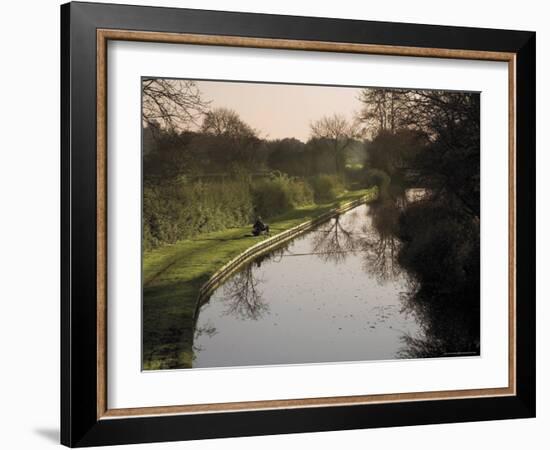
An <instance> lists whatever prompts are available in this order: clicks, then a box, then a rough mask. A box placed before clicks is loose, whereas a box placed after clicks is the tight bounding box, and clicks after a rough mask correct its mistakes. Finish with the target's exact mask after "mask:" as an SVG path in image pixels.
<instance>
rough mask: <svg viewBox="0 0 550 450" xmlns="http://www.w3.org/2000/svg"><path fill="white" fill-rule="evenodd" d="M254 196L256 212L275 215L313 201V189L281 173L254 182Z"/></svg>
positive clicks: (269, 215)
mask: <svg viewBox="0 0 550 450" xmlns="http://www.w3.org/2000/svg"><path fill="white" fill-rule="evenodd" d="M252 196H253V199H254V212H255V214H256V215H261V216H264V217H273V216H275V215H278V214H281V213H284V212H286V211H288V210H290V209H292V208H294V207H296V206H300V205H307V204H310V203H312V202H313V191H312V189H311V187H310V186H309V185H308V184H307V183H305V182H304V181H301V180H296V179H294V178H291V177H288V176H287V175H285V174H281V173H279V174H276V175H275V174H273V175H272V176H271V177H270V178H268V179H263V180H259V181H257V182H256V183H254V184H253V186H252Z"/></svg>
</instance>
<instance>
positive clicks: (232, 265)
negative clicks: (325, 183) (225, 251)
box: [193, 195, 372, 323]
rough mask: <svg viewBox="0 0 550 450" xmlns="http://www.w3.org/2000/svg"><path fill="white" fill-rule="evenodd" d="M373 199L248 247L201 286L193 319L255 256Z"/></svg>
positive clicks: (353, 203) (355, 202)
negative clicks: (223, 284)
mask: <svg viewBox="0 0 550 450" xmlns="http://www.w3.org/2000/svg"><path fill="white" fill-rule="evenodd" d="M371 199H372V196H370V195H365V196H363V197H361V198H358V199H356V200H352V201H350V202H347V203H344V204H343V205H340V206H338V207H337V208H333V209H331V210H330V211H327V212H326V213H324V214H322V215H320V216H319V217H317V218H315V219H312V220H308V221H307V222H302V223H301V224H299V225H296V226H295V227H292V228H289V229H288V230H286V231H283V232H282V233H279V234H276V235H275V236H272V237H269V238H267V239H264V240H263V241H261V242H258V243H257V244H255V245H253V246H252V247H249V248H247V249H246V250H245V251H243V252H242V253H240V254H239V255H237V256H236V257H235V258H233V259H232V260H231V261H229V262H228V263H226V264H225V265H223V266H222V267H220V268H219V269H218V270H217V271H216V272H214V274H212V276H211V277H210V278H209V279H208V281H207V282H206V283H204V284H203V285H202V286H201V288H200V290H199V295H198V297H197V303H196V306H195V312H194V314H193V321H194V322H195V323H196V321H197V318H198V313H199V310H200V308H201V306H202V305H203V304H204V303H206V301H207V300H208V298H209V295H210V294H211V293H212V291H213V290H214V289H216V288H217V287H218V286H219V285H220V284H221V283H223V281H225V280H226V279H227V278H228V277H229V276H230V275H232V274H233V273H234V272H235V271H236V270H238V269H239V268H240V267H242V266H243V265H244V264H246V263H248V262H250V261H252V260H253V259H254V258H256V257H258V256H260V255H262V254H265V253H267V252H269V251H271V250H273V249H274V248H276V247H278V246H280V245H281V244H283V243H285V242H288V241H290V240H291V239H294V238H295V237H296V236H298V235H300V234H302V233H304V232H306V231H308V230H311V229H312V228H314V227H316V226H317V225H320V224H322V223H323V222H326V221H327V220H329V219H331V218H333V217H335V216H338V215H340V214H343V213H345V212H346V211H349V210H350V209H353V208H355V207H357V206H359V205H361V204H363V203H365V202H367V201H368V200H371Z"/></svg>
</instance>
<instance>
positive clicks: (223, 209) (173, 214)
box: [143, 181, 253, 250]
mask: <svg viewBox="0 0 550 450" xmlns="http://www.w3.org/2000/svg"><path fill="white" fill-rule="evenodd" d="M252 211H253V205H252V196H251V194H250V188H249V186H248V184H247V183H244V182H240V181H221V182H220V181H214V182H208V183H203V182H201V181H197V182H190V183H175V184H166V185H152V186H145V187H144V190H143V247H144V250H150V249H152V248H155V247H158V246H159V245H162V244H171V243H174V242H176V241H179V240H182V239H189V238H191V237H193V236H195V235H197V234H199V233H204V232H209V231H215V230H223V229H225V228H229V227H235V226H242V225H245V224H247V223H249V221H250V218H251V216H252Z"/></svg>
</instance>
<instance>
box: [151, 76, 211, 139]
mask: <svg viewBox="0 0 550 450" xmlns="http://www.w3.org/2000/svg"><path fill="white" fill-rule="evenodd" d="M141 92H142V122H143V125H144V126H147V127H150V128H151V129H153V130H154V129H158V128H162V129H166V130H169V131H174V132H181V131H185V130H187V129H189V127H190V126H192V125H195V126H197V125H198V122H199V119H200V118H201V117H202V116H203V115H204V114H205V113H206V110H207V107H208V105H209V102H207V101H205V100H204V99H203V98H202V94H201V92H200V90H199V89H198V87H197V84H196V83H195V82H194V81H191V80H165V79H162V78H149V79H145V80H143V82H142V85H141Z"/></svg>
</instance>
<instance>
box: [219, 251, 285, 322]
mask: <svg viewBox="0 0 550 450" xmlns="http://www.w3.org/2000/svg"><path fill="white" fill-rule="evenodd" d="M285 248H286V247H282V248H279V249H276V250H273V251H272V252H271V253H269V254H267V255H264V256H260V257H258V258H256V259H255V260H254V262H252V263H249V264H247V265H246V266H245V267H244V268H243V269H241V270H240V271H239V272H238V273H237V274H236V275H234V276H232V277H231V278H230V280H229V281H227V282H226V283H225V284H224V286H223V302H224V303H225V304H226V309H225V311H224V315H232V316H234V317H236V318H238V319H241V320H258V319H261V318H262V317H263V315H264V314H265V313H267V312H269V305H268V303H267V302H266V300H265V299H264V298H263V292H262V290H261V289H260V286H261V284H262V283H263V281H264V280H263V278H262V277H261V276H260V275H259V274H258V272H259V271H258V270H257V269H259V268H260V267H261V265H262V263H263V262H265V261H268V260H274V259H275V260H276V259H277V258H280V257H281V256H282V254H283V253H284V251H285Z"/></svg>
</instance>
